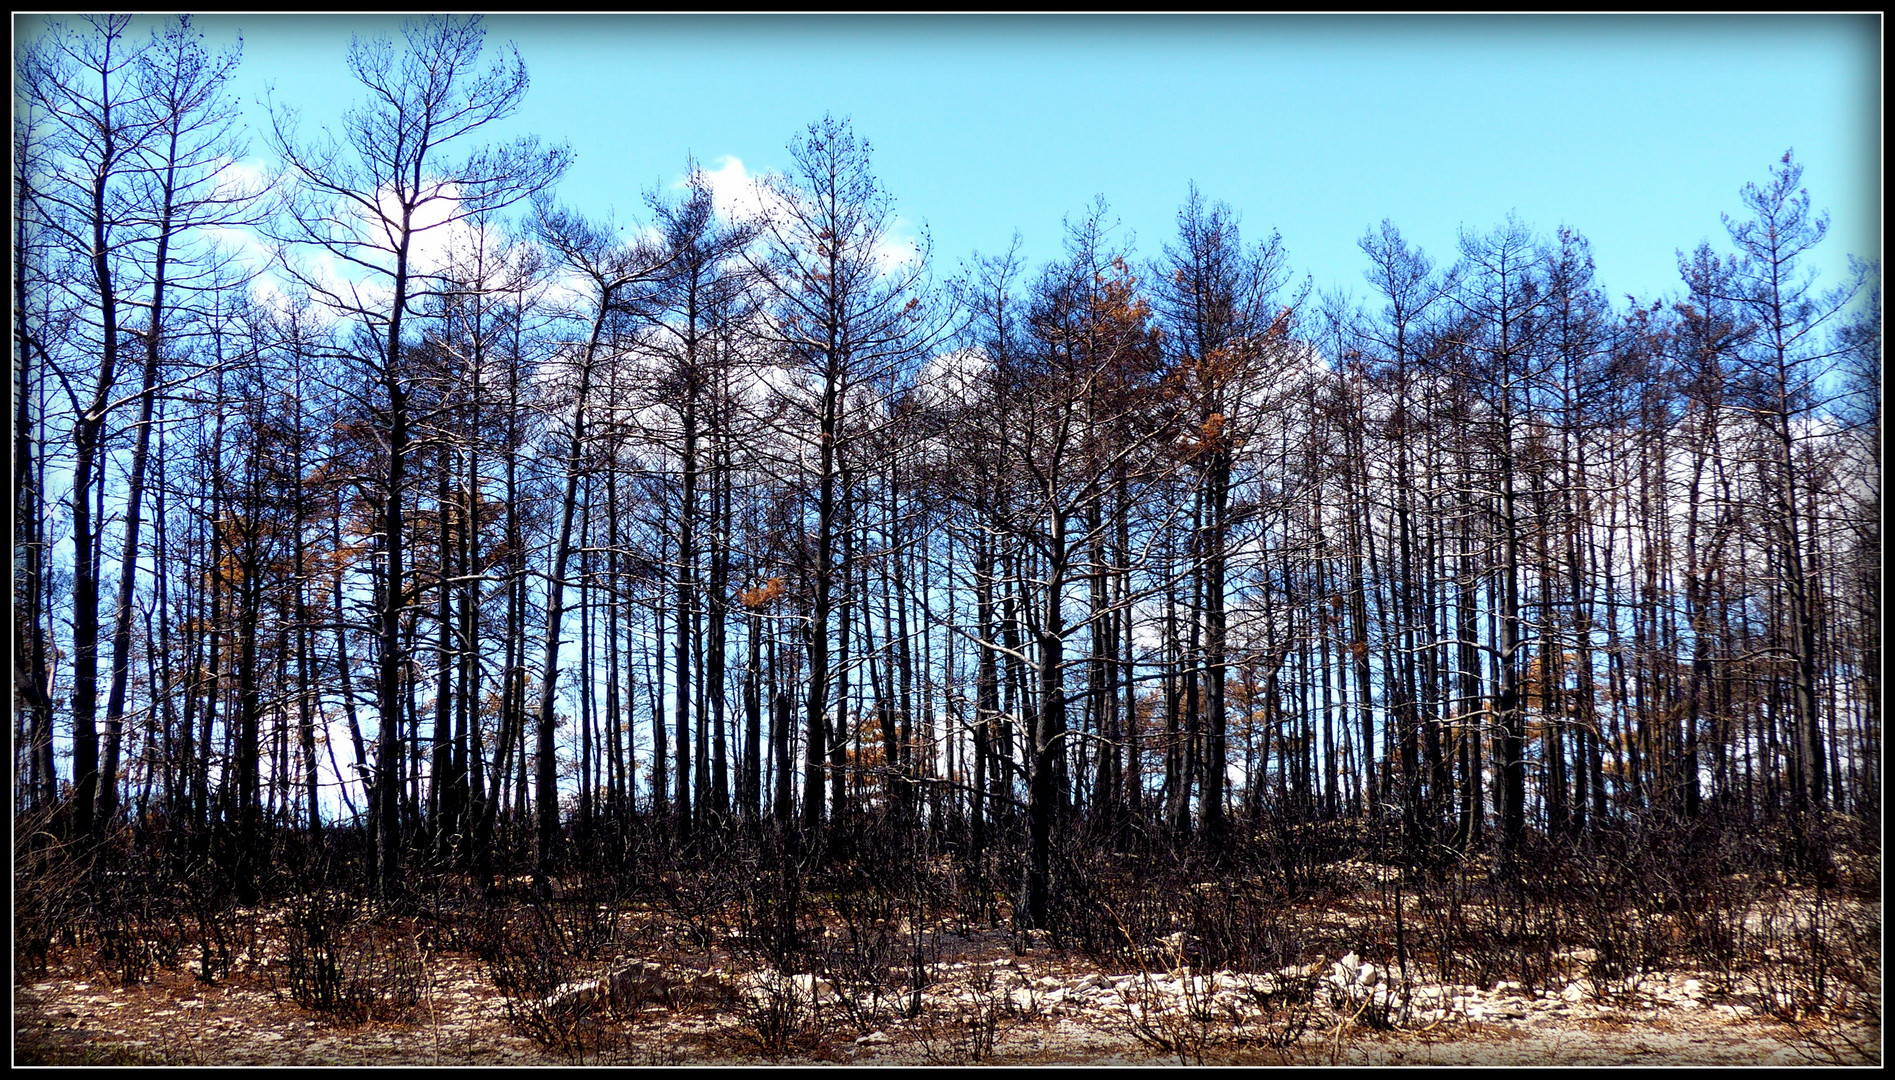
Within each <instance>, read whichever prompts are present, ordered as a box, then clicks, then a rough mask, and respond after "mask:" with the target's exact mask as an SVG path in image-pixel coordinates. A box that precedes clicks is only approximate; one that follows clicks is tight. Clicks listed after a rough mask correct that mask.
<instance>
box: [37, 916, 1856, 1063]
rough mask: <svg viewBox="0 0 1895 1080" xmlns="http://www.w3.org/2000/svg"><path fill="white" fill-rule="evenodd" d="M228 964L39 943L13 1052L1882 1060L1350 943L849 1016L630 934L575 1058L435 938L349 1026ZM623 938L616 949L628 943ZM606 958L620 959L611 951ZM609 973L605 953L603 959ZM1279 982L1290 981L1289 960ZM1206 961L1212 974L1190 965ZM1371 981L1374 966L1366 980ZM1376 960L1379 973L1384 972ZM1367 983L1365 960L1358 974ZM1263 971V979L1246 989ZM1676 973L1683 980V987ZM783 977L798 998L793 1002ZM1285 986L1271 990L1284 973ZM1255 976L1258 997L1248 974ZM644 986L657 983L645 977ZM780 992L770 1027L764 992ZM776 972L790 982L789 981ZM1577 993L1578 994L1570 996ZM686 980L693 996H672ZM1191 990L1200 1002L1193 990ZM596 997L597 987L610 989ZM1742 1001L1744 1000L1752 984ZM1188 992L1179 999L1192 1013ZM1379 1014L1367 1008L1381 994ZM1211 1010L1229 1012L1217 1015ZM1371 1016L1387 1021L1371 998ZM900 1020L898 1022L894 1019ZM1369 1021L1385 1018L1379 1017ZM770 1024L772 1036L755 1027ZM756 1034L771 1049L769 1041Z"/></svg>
mask: <svg viewBox="0 0 1895 1080" xmlns="http://www.w3.org/2000/svg"><path fill="white" fill-rule="evenodd" d="M258 921H259V923H260V924H262V925H265V926H266V927H268V926H273V927H276V928H277V929H276V930H275V931H274V932H272V931H269V930H265V931H264V932H261V933H259V934H258V936H257V939H256V943H255V945H254V947H253V948H252V949H251V950H250V951H247V952H246V953H244V954H242V955H240V956H239V957H238V958H237V963H236V964H235V966H234V967H233V969H232V971H231V973H230V974H229V976H228V977H226V978H224V979H222V980H219V981H218V982H217V983H215V984H209V985H207V984H203V983H200V982H199V981H198V980H197V979H196V978H195V976H194V974H193V969H192V964H190V963H189V962H186V963H184V964H182V965H181V967H180V968H178V969H170V970H166V969H159V970H157V971H155V972H154V973H153V974H152V976H151V977H150V978H149V979H148V980H147V981H145V982H143V983H141V984H138V985H133V986H124V985H119V984H118V982H117V980H116V979H115V978H114V977H113V976H112V975H110V974H109V973H107V972H106V971H105V970H104V969H103V968H102V967H101V965H100V964H99V963H98V960H97V957H96V955H95V954H94V952H93V951H92V950H91V949H90V947H55V948H54V949H53V950H52V952H51V954H50V955H49V956H48V965H47V970H46V972H45V973H44V974H43V975H41V974H32V973H20V972H17V971H16V976H15V983H14V1012H13V1018H14V1061H15V1063H16V1064H55V1065H76V1064H139V1065H145V1064H148V1065H395V1064H401V1065H442V1066H450V1065H469V1064H475V1065H537V1064H555V1063H561V1064H563V1063H573V1062H586V1063H594V1062H596V1063H608V1064H651V1065H665V1064H738V1063H750V1062H768V1061H771V1060H775V1061H778V1062H781V1063H784V1064H792V1063H808V1062H833V1063H838V1064H847V1063H854V1064H944V1063H972V1062H985V1063H992V1064H1035V1065H1038V1064H1055V1063H1080V1064H1127V1065H1129V1064H1169V1063H1178V1062H1180V1061H1184V1062H1198V1061H1202V1062H1204V1063H1211V1064H1218V1063H1223V1064H1238V1063H1245V1064H1326V1065H1350V1064H1432V1065H1448V1064H1535V1065H1541V1064H1563V1065H1605V1064H1665V1065H1769V1064H1790V1065H1795V1064H1864V1065H1875V1064H1880V1061H1881V1049H1880V1041H1881V1030H1880V1027H1879V1024H1877V1023H1871V1022H1869V1021H1867V1020H1864V1019H1856V1020H1852V1021H1839V1020H1833V1019H1832V1020H1827V1021H1825V1020H1806V1021H1803V1022H1801V1023H1799V1024H1797V1025H1790V1024H1786V1023H1783V1022H1781V1021H1779V1020H1777V1019H1774V1018H1771V1017H1767V1016H1762V1015H1759V1014H1758V1013H1757V1012H1756V1011H1754V1010H1753V1008H1752V1007H1750V1006H1747V1005H1745V1004H1743V1002H1744V1001H1745V1000H1746V995H1745V993H1744V992H1743V988H1741V987H1735V986H1729V985H1721V984H1718V983H1717V982H1716V981H1715V980H1714V979H1710V978H1709V977H1708V976H1704V975H1703V974H1702V973H1685V972H1679V973H1670V974H1664V975H1650V976H1647V977H1646V978H1645V979H1644V980H1642V981H1641V982H1640V983H1639V985H1638V987H1637V988H1636V989H1635V990H1634V991H1632V992H1630V993H1624V994H1621V995H1619V996H1617V997H1616V998H1613V999H1608V1000H1599V999H1598V998H1597V996H1595V995H1594V994H1592V993H1590V992H1588V991H1586V989H1585V988H1584V987H1581V986H1580V984H1579V983H1577V982H1575V983H1573V984H1571V985H1570V986H1569V987H1568V988H1567V990H1566V991H1564V992H1561V991H1553V990H1540V991H1538V992H1537V993H1532V994H1529V993H1526V992H1523V991H1521V990H1520V989H1519V988H1518V987H1517V986H1514V985H1513V984H1509V983H1500V984H1497V985H1496V986H1495V987H1493V988H1492V989H1490V990H1486V991H1482V990H1479V989H1478V988H1474V987H1452V986H1450V987H1434V986H1428V985H1427V984H1425V983H1421V982H1418V981H1410V982H1409V983H1408V984H1407V986H1408V992H1406V993H1402V994H1401V995H1400V997H1399V998H1398V999H1394V1000H1395V1001H1399V1002H1401V1003H1403V1004H1405V1005H1406V1008H1391V1007H1390V1006H1391V1004H1393V1003H1394V1002H1392V1001H1391V999H1390V998H1389V997H1388V996H1387V992H1388V990H1389V989H1390V988H1391V987H1399V986H1400V984H1401V980H1400V978H1399V975H1398V973H1385V974H1381V975H1379V976H1377V977H1376V978H1377V980H1379V986H1380V993H1381V994H1382V995H1383V996H1382V997H1380V998H1377V997H1376V996H1375V990H1374V989H1373V988H1371V989H1370V990H1369V991H1363V990H1360V989H1358V988H1356V986H1355V982H1356V979H1355V977H1354V976H1355V975H1356V974H1357V973H1358V972H1359V968H1357V967H1354V966H1350V967H1348V968H1346V969H1344V968H1342V967H1339V966H1338V965H1339V964H1340V965H1354V964H1355V963H1356V961H1355V958H1354V956H1353V954H1351V955H1350V956H1349V957H1346V958H1342V959H1341V960H1340V961H1337V960H1330V959H1328V958H1324V959H1323V960H1322V961H1320V962H1318V963H1316V964H1312V965H1310V966H1309V967H1308V968H1306V969H1304V971H1303V972H1302V974H1303V975H1304V976H1305V977H1306V981H1305V982H1304V983H1302V984H1301V985H1303V986H1304V987H1305V988H1306V989H1307V988H1308V987H1310V986H1311V985H1312V984H1313V985H1314V987H1315V990H1316V992H1315V993H1314V994H1313V995H1305V996H1304V997H1303V998H1301V999H1300V1000H1299V999H1297V998H1295V997H1293V996H1289V995H1285V996H1279V997H1275V998H1273V997H1271V996H1270V995H1269V994H1268V993H1267V992H1266V991H1268V990H1269V989H1270V987H1271V985H1272V984H1270V983H1269V982H1268V980H1269V979H1270V977H1269V976H1262V977H1258V976H1231V975H1230V974H1229V973H1200V981H1199V982H1196V983H1188V982H1186V981H1184V980H1188V979H1189V978H1190V977H1191V976H1190V973H1188V971H1184V970H1174V971H1172V972H1170V973H1169V974H1166V973H1153V974H1138V975H1131V974H1129V973H1124V972H1112V971H1108V970H1103V969H1101V968H1099V967H1097V966H1096V965H1093V964H1091V963H1090V962H1087V961H1085V960H1084V959H1082V958H1078V957H1076V956H1071V955H1064V956H1062V955H1060V954H1057V953H1055V952H1052V951H1050V950H1045V949H1040V950H1035V951H1031V952H1028V953H1027V954H1025V955H1016V954H1015V951H1014V949H1013V948H1012V947H1011V945H1010V944H1009V939H1008V938H1007V937H1006V936H1005V935H1002V934H999V933H979V932H977V933H974V934H972V935H971V936H961V935H955V934H952V933H949V932H946V931H944V932H943V935H942V936H941V937H940V938H938V939H937V940H936V942H935V943H934V951H935V955H936V956H937V957H938V958H939V959H938V962H937V964H936V971H937V972H938V975H937V978H936V981H935V983H934V984H933V985H931V986H929V987H927V988H925V991H924V992H919V993H918V994H917V993H916V992H912V991H911V992H907V993H902V994H901V995H900V996H899V997H896V996H894V995H893V994H892V993H891V994H890V995H889V996H887V997H885V998H882V999H880V1000H877V1001H874V1002H869V1003H866V1004H867V1005H872V1006H873V1007H864V1006H865V1002H864V1001H863V1000H862V999H860V998H857V999H856V1000H855V1001H854V1002H853V1004H854V1005H855V1006H856V1008H855V1009H853V1010H851V1009H850V1008H848V1007H847V1006H848V1004H849V1002H846V1001H843V1000H840V999H837V998H836V997H835V996H834V993H833V988H831V987H829V986H828V985H827V984H823V983H820V982H818V981H816V980H814V979H808V980H806V981H805V982H803V983H801V984H796V983H795V981H794V980H793V979H784V978H781V977H774V976H773V974H772V973H767V972H765V973H763V975H762V976H759V974H758V972H757V971H756V970H755V968H754V965H753V964H746V963H742V962H739V961H737V960H735V959H733V958H732V957H731V956H729V955H727V954H724V953H722V952H719V951H712V952H710V953H708V954H706V953H702V952H699V953H695V954H694V953H692V952H690V951H688V950H685V949H678V948H676V947H658V948H652V949H649V950H645V952H646V955H648V956H650V957H651V958H652V959H653V961H655V963H656V964H658V965H661V966H660V967H651V968H648V969H641V970H649V971H653V972H663V973H664V974H663V975H662V976H655V978H656V979H657V982H655V983H653V984H652V986H647V987H646V988H645V990H644V991H642V992H641V994H640V995H639V998H638V1000H635V1001H630V1002H625V1001H617V1000H613V1001H611V1002H610V1004H609V1007H607V1006H606V1005H604V1004H602V1005H601V1007H600V1009H599V1011H598V1012H597V1022H596V1023H595V1021H594V1020H586V1021H583V1022H582V1024H581V1026H580V1029H579V1030H578V1031H577V1032H576V1035H575V1038H574V1040H573V1042H574V1044H575V1045H577V1046H578V1047H579V1049H578V1050H576V1051H574V1050H571V1049H568V1050H567V1051H565V1052H554V1051H550V1050H548V1049H546V1048H544V1047H543V1046H542V1045H540V1044H539V1043H536V1042H535V1041H533V1040H531V1039H529V1038H527V1037H525V1036H524V1035H522V1034H520V1033H519V1031H518V1030H516V1028H515V1027H514V1025H513V1024H512V1023H510V1021H509V1018H508V1014H507V1009H506V1003H505V1001H504V999H503V998H502V996H501V995H500V994H499V993H498V992H497V991H496V990H495V988H494V985H493V983H492V982H491V981H490V979H489V978H488V975H487V970H486V968H485V966H484V965H483V964H482V962H481V961H480V960H478V959H477V958H475V957H473V956H471V955H467V954H463V953H456V952H450V951H446V950H430V949H427V948H426V947H425V945H424V943H423V942H422V941H421V940H419V939H417V940H415V941H414V942H413V943H412V955H414V956H416V957H418V958H425V960H424V962H423V963H422V965H421V974H420V977H419V979H420V992H419V995H418V1000H417V1001H416V1002H414V1003H413V1004H412V1005H407V1006H405V1007H402V1008H399V1009H395V1010H383V1011H384V1012H385V1013H386V1015H380V1016H377V1017H375V1018H373V1019H370V1020H368V1021H367V1022H363V1023H359V1024H348V1023H338V1022H336V1021H334V1020H333V1019H331V1018H328V1017H325V1016H322V1015H318V1014H315V1013H312V1012H310V1011H308V1010H306V1009H304V1008H302V1007H300V1006H299V1005H297V1004H296V1003H295V1002H294V1001H292V1000H291V999H290V996H289V994H288V992H287V990H286V980H285V978H284V963H283V939H282V934H281V930H280V926H281V919H280V916H278V917H276V918H270V917H268V916H266V917H265V918H263V919H260V920H258ZM636 951H638V950H631V951H628V953H627V956H626V958H627V959H630V958H632V956H633V955H634V954H635V952H636ZM622 963H623V961H621V964H622ZM612 967H613V965H606V964H598V965H595V966H594V969H593V973H594V974H599V975H604V974H607V973H608V970H609V969H610V968H612ZM1285 973H1286V974H1288V975H1295V974H1298V973H1297V972H1295V971H1292V969H1285ZM1204 974H1209V975H1211V976H1212V977H1211V979H1210V980H1209V981H1208V982H1206V981H1202V976H1203V975H1204ZM1371 974H1374V973H1373V972H1371ZM1391 976H1392V977H1391ZM1364 978H1365V979H1368V976H1364ZM1259 980H1262V981H1261V982H1260V981H1259ZM1687 980H1689V981H1687ZM798 985H800V986H801V988H802V990H803V992H804V993H803V994H801V995H799V994H798V992H797V986H798ZM1284 985H1286V986H1287V985H1288V982H1287V981H1286V982H1285V984H1284ZM1260 986H1261V987H1262V989H1258V988H1259V987H1260ZM654 987H656V989H655V990H654V989H653V988H654ZM768 987H775V988H776V989H777V990H778V991H779V992H778V993H777V994H776V995H775V997H774V1002H775V1004H776V1005H778V1006H784V1005H786V1004H787V1006H788V1012H789V1015H787V1016H786V1015H782V1010H781V1009H779V1014H778V1015H777V1017H776V1018H777V1020H778V1021H779V1023H777V1025H776V1026H775V1027H774V1028H773V1027H772V1026H771V1019H770V1018H771V1014H770V1012H769V1010H768V1008H767V1006H768V1005H769V1004H770V1003H771V1000H772V998H771V995H770V994H769V993H767V992H766V990H765V989H763V988H768ZM786 988H787V989H786ZM1575 988H1577V989H1575ZM686 989H688V992H684V991H685V990H686ZM1194 994H1195V996H1194ZM603 1000H604V999H603V998H602V1002H603ZM1748 1000H1752V1001H1754V1000H1756V999H1755V998H1754V997H1750V998H1748ZM1194 1004H1195V1005H1197V1006H1201V1007H1202V1008H1200V1009H1199V1010H1198V1012H1196V1013H1195V1014H1194V1013H1193V1011H1192V1006H1193V1005H1194ZM1378 1006H1379V1007H1378ZM1220 1007H1221V1008H1222V1011H1220ZM1383 1013H1387V1014H1388V1015H1387V1016H1386V1017H1384V1016H1383V1015H1382V1014H1383ZM904 1014H906V1016H907V1017H908V1018H904ZM1378 1021H1381V1022H1379V1023H1378ZM773 1032H774V1033H775V1036H776V1037H775V1038H774V1039H772V1033H773ZM766 1049H768V1050H770V1051H772V1052H771V1053H767V1054H766V1053H765V1050H766Z"/></svg>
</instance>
